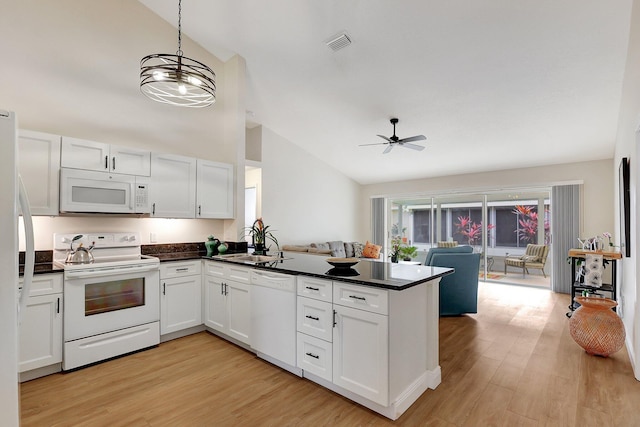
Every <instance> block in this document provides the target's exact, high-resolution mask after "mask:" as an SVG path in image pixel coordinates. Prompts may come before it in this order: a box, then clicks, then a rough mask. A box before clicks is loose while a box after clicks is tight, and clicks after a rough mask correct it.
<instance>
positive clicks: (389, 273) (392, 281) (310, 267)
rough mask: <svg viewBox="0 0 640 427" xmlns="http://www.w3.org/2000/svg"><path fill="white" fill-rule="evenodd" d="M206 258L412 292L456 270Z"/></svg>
mask: <svg viewBox="0 0 640 427" xmlns="http://www.w3.org/2000/svg"><path fill="white" fill-rule="evenodd" d="M203 258H204V259H210V260H213V261H220V262H228V263H233V264H245V265H247V266H248V267H252V268H257V269H262V270H271V271H275V272H280V273H285V274H295V275H304V276H310V277H318V278H322V279H331V280H339V281H342V282H348V283H355V284H359V285H366V286H373V287H376V288H385V289H392V290H396V291H401V290H403V289H407V288H411V287H413V286H416V285H419V284H421V283H424V282H427V281H429V280H433V279H437V278H439V277H442V276H446V275H447V274H451V273H453V272H454V269H452V268H443V267H430V266H424V265H412V264H395V263H390V262H381V261H374V260H367V259H361V260H360V262H359V263H358V264H356V265H355V266H354V267H353V268H349V269H338V268H332V266H331V265H330V264H328V263H327V261H326V259H327V258H326V257H323V256H319V255H309V254H303V253H299V252H285V253H284V259H282V260H278V261H274V262H271V263H261V264H253V263H248V262H247V263H242V262H237V261H231V260H221V259H219V258H214V257H203Z"/></svg>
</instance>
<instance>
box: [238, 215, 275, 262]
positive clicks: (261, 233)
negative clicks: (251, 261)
mask: <svg viewBox="0 0 640 427" xmlns="http://www.w3.org/2000/svg"><path fill="white" fill-rule="evenodd" d="M269 227H270V226H269V225H264V222H263V221H262V218H258V219H256V220H255V221H254V222H253V225H252V226H251V227H246V230H247V234H248V235H249V236H251V242H252V244H253V247H254V252H253V254H254V255H266V253H267V248H266V247H265V245H266V243H267V239H268V240H271V241H272V242H273V243H275V244H276V247H277V248H278V249H280V245H279V244H278V239H276V237H275V236H274V235H273V233H271V231H269Z"/></svg>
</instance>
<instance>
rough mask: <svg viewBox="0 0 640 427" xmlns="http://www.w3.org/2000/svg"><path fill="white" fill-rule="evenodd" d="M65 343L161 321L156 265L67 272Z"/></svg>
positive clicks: (65, 286) (65, 282) (158, 275)
mask: <svg viewBox="0 0 640 427" xmlns="http://www.w3.org/2000/svg"><path fill="white" fill-rule="evenodd" d="M64 295H65V307H64V340H65V342H69V341H73V340H77V339H80V338H85V337H89V336H93V335H98V334H102V333H105V332H111V331H116V330H120V329H125V328H128V327H131V326H137V325H143V324H146V323H151V322H156V321H159V320H160V274H159V269H158V266H157V264H156V265H153V266H144V265H141V266H134V267H131V266H128V267H127V268H126V269H122V270H120V269H117V268H116V269H110V270H101V271H91V270H87V271H83V270H74V271H65V280H64Z"/></svg>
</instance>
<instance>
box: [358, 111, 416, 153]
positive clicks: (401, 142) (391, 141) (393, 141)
mask: <svg viewBox="0 0 640 427" xmlns="http://www.w3.org/2000/svg"><path fill="white" fill-rule="evenodd" d="M390 121H391V124H392V125H393V136H391V137H386V136H384V135H378V136H379V137H380V138H382V139H384V140H385V141H387V142H378V143H375V144H360V146H361V147H362V146H365V145H388V147H387V148H385V149H384V151H383V152H382V154H387V153H388V152H389V151H391V150H392V149H393V147H394V146H396V145H398V146H400V147H404V148H410V149H412V150H416V151H422V150H424V147H423V146H422V145H416V144H410V143H411V142H415V141H424V140H426V139H427V138H426V137H425V136H424V135H416V136H410V137H408V138H402V139H400V138H398V137H397V136H396V123H398V119H397V118H393V119H391V120H390Z"/></svg>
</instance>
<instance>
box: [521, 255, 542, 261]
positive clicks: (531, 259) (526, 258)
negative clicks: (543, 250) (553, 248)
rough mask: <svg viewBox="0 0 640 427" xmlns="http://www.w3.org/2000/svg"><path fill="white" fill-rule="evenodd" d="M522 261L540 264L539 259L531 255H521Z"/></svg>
mask: <svg viewBox="0 0 640 427" xmlns="http://www.w3.org/2000/svg"><path fill="white" fill-rule="evenodd" d="M522 260H523V261H524V262H540V257H537V256H533V255H522Z"/></svg>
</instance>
